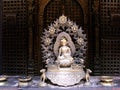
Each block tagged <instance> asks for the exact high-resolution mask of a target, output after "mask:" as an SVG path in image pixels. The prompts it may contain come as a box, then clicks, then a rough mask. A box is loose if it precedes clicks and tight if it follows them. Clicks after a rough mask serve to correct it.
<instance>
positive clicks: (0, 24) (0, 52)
mask: <svg viewBox="0 0 120 90" xmlns="http://www.w3.org/2000/svg"><path fill="white" fill-rule="evenodd" d="M0 74H2V0H0Z"/></svg>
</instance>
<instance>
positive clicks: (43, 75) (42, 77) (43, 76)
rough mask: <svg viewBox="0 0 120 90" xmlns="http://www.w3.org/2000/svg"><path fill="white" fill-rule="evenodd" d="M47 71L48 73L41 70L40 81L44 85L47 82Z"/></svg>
mask: <svg viewBox="0 0 120 90" xmlns="http://www.w3.org/2000/svg"><path fill="white" fill-rule="evenodd" d="M45 71H46V70H45V69H41V70H40V72H41V73H42V75H41V77H40V79H41V81H42V82H43V83H44V82H45V80H46V75H45Z"/></svg>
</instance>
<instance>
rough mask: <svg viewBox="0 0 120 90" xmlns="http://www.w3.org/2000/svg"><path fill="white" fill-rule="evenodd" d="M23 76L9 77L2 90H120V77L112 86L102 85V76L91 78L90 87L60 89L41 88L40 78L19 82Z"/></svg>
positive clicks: (1, 85)
mask: <svg viewBox="0 0 120 90" xmlns="http://www.w3.org/2000/svg"><path fill="white" fill-rule="evenodd" d="M20 77H21V76H8V78H7V81H4V82H0V90H63V89H68V90H120V77H113V85H112V86H103V85H101V84H100V76H91V79H90V83H91V84H90V85H82V84H80V85H79V84H78V85H74V86H69V87H60V86H54V85H51V84H47V86H45V87H40V86H39V83H40V76H33V77H32V80H31V81H29V82H27V83H25V82H22V83H20V82H19V80H18V79H19V78H20Z"/></svg>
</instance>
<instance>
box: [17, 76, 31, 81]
mask: <svg viewBox="0 0 120 90" xmlns="http://www.w3.org/2000/svg"><path fill="white" fill-rule="evenodd" d="M18 80H19V81H20V82H29V81H31V80H32V77H31V76H22V77H20V78H18Z"/></svg>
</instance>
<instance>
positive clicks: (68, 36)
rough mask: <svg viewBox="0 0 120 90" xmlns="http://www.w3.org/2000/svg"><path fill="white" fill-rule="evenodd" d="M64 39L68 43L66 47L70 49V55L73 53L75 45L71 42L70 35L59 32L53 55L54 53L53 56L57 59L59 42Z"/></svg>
mask: <svg viewBox="0 0 120 90" xmlns="http://www.w3.org/2000/svg"><path fill="white" fill-rule="evenodd" d="M63 37H65V38H66V39H67V41H68V45H69V47H70V49H71V53H72V56H73V55H74V53H75V45H74V43H73V42H72V39H71V37H70V35H69V34H68V33H66V32H61V33H60V34H59V35H58V36H57V39H56V42H55V44H54V53H55V56H56V57H57V56H58V51H59V47H60V40H61V38H63Z"/></svg>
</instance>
